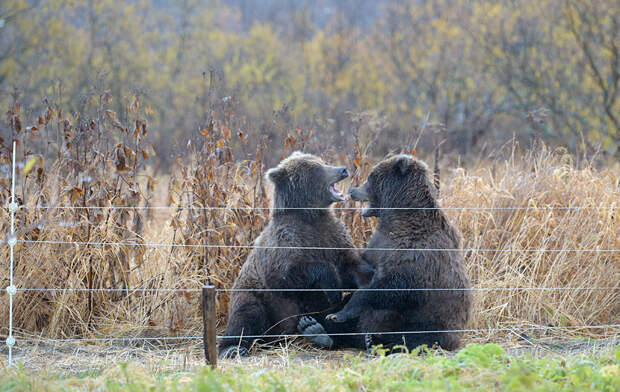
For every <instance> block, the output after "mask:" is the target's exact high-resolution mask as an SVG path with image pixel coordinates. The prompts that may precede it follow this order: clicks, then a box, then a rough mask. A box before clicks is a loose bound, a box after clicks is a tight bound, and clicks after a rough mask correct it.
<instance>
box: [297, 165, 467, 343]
mask: <svg viewBox="0 0 620 392" xmlns="http://www.w3.org/2000/svg"><path fill="white" fill-rule="evenodd" d="M349 193H350V195H351V198H352V199H353V200H358V201H368V202H369V204H368V205H367V206H366V207H365V208H364V209H363V211H362V216H365V217H369V216H375V217H378V225H377V228H376V230H375V232H374V233H373V235H372V237H371V238H370V241H369V243H368V246H367V249H366V250H365V251H364V252H363V253H362V255H361V257H362V258H363V259H364V260H365V261H367V262H369V263H371V264H372V265H373V266H374V267H375V268H376V273H375V275H374V276H373V278H372V280H371V282H370V283H369V284H368V285H367V286H366V288H369V289H400V290H399V291H389V290H388V291H363V290H360V291H356V292H354V293H353V295H352V297H351V299H350V300H349V301H348V302H347V304H346V305H345V306H344V307H343V309H342V310H340V311H338V312H337V313H333V314H330V315H328V316H327V317H326V320H325V322H324V327H325V328H324V329H323V328H322V327H321V325H320V324H318V323H317V322H316V321H314V320H313V319H312V318H310V317H304V318H302V319H301V320H300V323H299V325H298V328H299V330H300V331H301V332H303V333H306V334H320V333H322V332H325V331H326V332H327V333H328V334H330V333H332V334H335V335H332V336H331V337H332V338H333V340H332V341H331V342H328V344H325V336H321V338H322V339H323V341H320V340H318V341H316V343H318V344H323V345H327V346H332V347H338V346H353V347H358V348H364V347H365V348H369V347H370V346H371V345H378V344H382V345H383V346H384V347H385V348H387V349H392V348H394V347H395V346H406V347H407V349H408V350H411V349H413V348H415V347H417V346H419V345H423V344H425V345H427V346H429V347H431V346H433V345H435V344H438V345H439V346H441V347H442V348H444V349H447V350H454V349H456V348H457V347H458V346H459V344H460V340H461V337H462V333H461V332H457V331H456V330H462V329H464V328H465V327H466V326H467V323H468V321H469V318H470V312H471V306H472V293H471V290H470V289H471V284H470V281H469V279H468V277H467V275H466V273H465V269H464V267H463V258H462V255H461V252H460V250H459V247H460V234H459V232H458V231H457V229H456V228H455V227H454V226H453V225H452V224H451V223H450V222H449V220H448V218H447V217H446V215H445V214H444V212H443V211H442V210H441V209H440V208H439V204H438V202H437V196H438V195H437V189H436V188H435V186H434V185H433V182H432V181H431V176H430V174H429V170H428V167H427V165H426V164H425V163H424V162H422V161H420V160H418V159H416V158H415V157H413V156H409V155H397V156H394V157H391V158H388V159H386V160H384V161H382V162H380V163H379V164H377V165H376V166H375V167H374V168H373V169H372V171H371V173H370V175H369V177H368V180H367V181H366V183H364V184H363V185H362V186H361V187H359V188H351V189H350V191H349ZM373 249H376V250H373ZM410 289H422V290H419V291H416V290H410ZM429 289H430V290H429ZM438 289H439V290H438ZM444 289H456V290H444ZM400 331H405V332H409V331H410V332H411V333H398V332H400ZM423 331H427V332H423ZM442 331H445V332H442ZM342 332H359V333H360V335H362V334H364V333H366V336H365V339H364V337H362V336H357V337H355V338H354V337H352V336H338V335H337V333H342ZM372 332H388V334H374V335H372V334H371V333H372ZM394 332H396V333H394ZM313 339H314V337H310V338H309V340H311V341H312V340H313ZM329 343H331V345H330V344H329Z"/></svg>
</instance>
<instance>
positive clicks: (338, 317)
mask: <svg viewBox="0 0 620 392" xmlns="http://www.w3.org/2000/svg"><path fill="white" fill-rule="evenodd" d="M325 319H326V320H330V321H333V322H335V323H344V322H345V321H347V319H348V317H347V316H346V313H344V312H338V313H332V314H328V315H327V317H325Z"/></svg>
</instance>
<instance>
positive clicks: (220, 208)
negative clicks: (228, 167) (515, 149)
mask: <svg viewBox="0 0 620 392" xmlns="http://www.w3.org/2000/svg"><path fill="white" fill-rule="evenodd" d="M616 208H620V206H615V205H612V206H541V207H537V206H514V207H513V206H508V207H373V208H372V209H373V210H390V211H419V210H449V211H518V210H534V211H537V210H550V211H554V210H557V211H566V210H606V209H616ZM20 209H35V210H177V211H205V210H206V211H279V210H287V211H289V210H336V211H357V210H363V209H364V207H234V206H204V207H199V206H28V205H23V206H20Z"/></svg>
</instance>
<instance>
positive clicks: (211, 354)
mask: <svg viewBox="0 0 620 392" xmlns="http://www.w3.org/2000/svg"><path fill="white" fill-rule="evenodd" d="M215 326H216V314H215V286H203V287H202V331H203V332H202V341H203V345H204V350H205V359H206V361H207V364H208V365H211V368H212V369H215V368H216V366H217V344H216V330H215Z"/></svg>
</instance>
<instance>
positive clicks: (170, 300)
mask: <svg viewBox="0 0 620 392" xmlns="http://www.w3.org/2000/svg"><path fill="white" fill-rule="evenodd" d="M92 104H93V105H94V107H95V109H94V112H95V113H96V115H95V116H93V118H86V117H80V116H78V115H71V116H69V115H67V114H66V113H64V112H62V111H61V110H53V109H52V108H51V107H50V108H46V110H44V112H43V113H42V114H41V115H40V116H35V117H34V119H30V120H25V119H24V118H22V114H21V113H20V111H19V107H18V106H17V105H15V106H14V107H13V108H12V109H11V110H10V111H9V112H8V118H7V122H8V124H10V126H11V128H10V129H11V136H12V138H13V139H15V140H17V141H18V142H19V143H18V155H17V160H18V162H19V165H18V175H17V188H16V189H17V197H18V200H19V204H20V205H22V206H23V207H22V208H21V209H20V210H19V212H18V213H17V215H16V227H17V230H18V233H19V239H20V240H28V241H61V242H68V243H65V244H46V243H37V242H34V243H24V242H20V243H19V244H18V246H17V247H16V252H15V254H16V258H15V281H16V285H17V287H18V288H20V289H24V288H94V289H100V288H119V289H129V291H128V292H125V291H117V292H105V291H97V292H87V291H86V292H85V291H20V292H18V294H17V295H16V297H15V316H14V320H15V324H14V325H15V326H16V328H17V329H18V330H19V336H23V335H40V336H43V337H94V336H174V335H186V334H190V335H196V334H199V330H200V313H199V294H198V293H197V292H193V291H179V292H174V291H164V292H144V291H132V290H134V289H138V288H152V289H158V288H177V289H186V288H193V289H197V288H200V287H201V285H203V284H205V283H207V282H212V283H214V284H215V285H216V286H217V287H219V288H228V287H230V286H231V285H232V282H233V280H234V278H235V276H236V275H237V272H238V270H239V267H240V266H241V264H242V263H243V261H244V259H245V257H246V256H247V254H248V252H249V250H248V249H245V248H241V249H239V248H234V246H248V245H251V244H252V241H253V239H254V238H255V237H256V235H257V234H258V233H259V232H260V231H261V230H262V228H263V227H264V225H265V223H266V221H267V219H268V213H269V211H268V210H267V209H265V208H266V207H268V206H269V197H268V193H269V190H268V189H267V187H266V184H263V180H262V178H263V173H264V170H265V165H264V164H263V158H264V156H265V155H266V154H270V153H271V152H270V149H271V148H272V147H273V146H269V147H267V146H265V144H264V143H260V144H258V145H257V146H256V147H252V146H250V145H248V144H247V143H244V139H245V135H244V134H242V133H241V132H239V133H238V134H234V133H233V132H232V131H231V130H230V128H229V127H228V126H227V125H226V119H227V118H228V117H227V116H225V115H220V113H212V120H211V122H209V125H208V126H206V127H205V128H204V129H202V130H201V137H202V140H201V141H200V144H199V145H197V143H196V142H193V144H191V145H188V150H189V151H188V153H187V154H186V155H185V156H179V157H178V158H177V161H176V165H175V166H174V167H172V168H170V173H171V174H170V177H169V178H168V177H165V176H159V177H157V178H153V177H152V176H151V175H150V173H151V171H150V170H151V169H150V167H149V166H148V165H147V163H148V160H149V155H150V154H151V151H150V148H149V145H148V143H147V142H146V138H147V137H148V125H147V124H148V122H147V121H146V120H145V118H146V117H147V115H148V113H146V112H145V109H144V108H142V107H141V106H140V103H139V102H138V100H134V101H133V102H132V103H131V104H130V105H128V107H127V108H126V109H125V110H126V113H127V115H126V117H127V118H128V120H127V121H124V122H121V121H119V120H118V118H117V116H116V114H115V113H114V112H112V111H111V110H109V109H108V106H107V105H108V104H109V99H108V96H107V95H106V93H102V94H100V95H98V96H95V98H94V99H93V103H92ZM31 124H33V125H31ZM358 139H359V138H358ZM198 140H199V139H198ZM233 140H235V142H236V143H237V142H240V143H242V145H243V148H244V149H245V151H246V154H248V155H249V154H252V155H254V158H253V159H252V160H240V161H239V160H235V159H233V158H234V157H233V155H232V150H231V148H230V147H229V146H230V144H231V142H232V141H233ZM370 140H372V138H370ZM311 143H313V139H312V136H310V135H308V134H306V133H303V132H301V131H295V132H293V133H291V134H289V138H287V142H286V146H285V149H286V150H293V149H298V148H304V146H308V145H310V144H311ZM10 146H11V140H0V154H1V155H0V170H1V171H0V175H1V177H0V200H1V201H2V204H3V205H4V206H6V205H7V204H8V198H9V194H10V192H9V191H10V188H9V183H10V174H8V173H9V171H8V168H9V167H10V166H9V162H10V161H9V160H10ZM368 147H369V146H365V145H360V144H357V145H356V146H355V147H354V150H353V151H352V152H350V153H344V152H337V151H332V150H329V151H325V153H324V156H325V157H326V160H327V161H328V162H334V163H339V164H346V165H347V166H348V167H349V168H350V170H351V172H352V174H353V175H352V178H351V183H352V184H353V185H357V184H359V183H360V181H361V180H362V179H364V178H365V176H366V174H367V173H368V171H369V169H370V167H371V165H372V164H373V163H375V162H376V161H377V160H378V159H380V157H376V156H373V155H372V154H370V153H368V151H371V149H370V150H369V148H368ZM407 152H411V151H407ZM497 156H498V157H503V158H504V159H499V158H497V159H495V160H480V161H477V162H474V163H469V164H467V165H464V166H463V167H460V166H459V167H457V168H456V169H454V170H446V169H444V170H443V172H442V187H441V192H442V195H441V198H442V206H443V207H444V208H446V209H447V211H446V212H447V214H448V215H449V217H450V218H451V219H452V220H453V222H454V223H455V224H456V225H457V226H458V227H459V229H460V230H461V232H462V233H463V238H464V243H463V247H464V248H466V249H467V250H466V252H465V255H466V257H465V262H466V267H467V270H468V273H469V275H470V277H471V279H472V282H473V283H474V286H475V287H478V288H497V289H500V288H505V287H562V288H570V287H603V286H606V287H609V286H617V285H618V282H619V281H620V253H619V252H617V251H616V252H602V251H601V252H583V250H609V249H620V236H619V235H618V233H619V232H620V224H619V223H618V200H620V166H618V164H617V163H612V164H610V165H608V166H607V167H604V168H602V169H598V168H596V167H595V166H594V165H592V164H590V162H589V161H588V160H584V159H582V160H580V162H579V164H577V163H576V162H575V158H574V157H572V156H570V155H568V154H566V153H565V152H564V151H562V150H556V151H547V150H546V148H545V147H544V146H540V147H538V148H535V149H533V150H532V151H528V152H521V151H520V148H519V145H518V143H514V144H511V145H510V146H509V147H508V151H499V152H498V154H497ZM347 186H348V184H347ZM36 206H75V207H106V208H102V209H97V208H94V209H64V208H56V209H51V210H44V209H37V208H34V207H36ZM135 206H165V207H166V208H163V209H153V210H149V209H133V208H132V207H135ZM216 206H217V207H221V208H218V209H207V208H206V207H216ZM343 206H355V207H359V206H357V205H354V204H352V203H351V202H347V203H345V204H343V205H340V207H343ZM562 206H580V207H584V209H570V210H563V209H549V207H562ZM108 207H119V208H118V209H116V208H108ZM128 207H129V208H128ZM168 207H169V208H168ZM461 207H476V208H480V207H484V208H486V207H519V208H525V207H527V209H517V210H485V209H467V208H463V209H453V208H461ZM611 207H615V208H611ZM256 208H258V209H256ZM337 213H338V215H339V216H340V217H341V219H342V220H343V221H344V222H345V224H346V226H347V227H349V228H350V229H351V232H352V236H353V239H354V242H355V244H356V246H360V247H363V246H364V245H365V243H366V241H367V238H368V236H369V234H370V233H371V231H372V224H373V220H371V219H364V218H361V217H360V216H359V211H355V210H353V211H349V210H338V211H337ZM9 221H10V219H9V215H8V212H7V210H6V209H2V210H0V232H2V233H8V231H9V226H8V225H9ZM2 238H3V239H4V235H3V236H2ZM71 242H87V243H95V244H91V245H83V244H72V243H71ZM101 243H112V244H101ZM126 244H130V245H126ZM149 244H158V245H156V246H151V245H149ZM205 244H208V245H218V246H222V247H201V246H202V245H205ZM231 246H232V247H233V248H231ZM488 249H503V250H508V249H510V250H512V251H510V252H507V251H505V252H494V251H486V250H488ZM559 249H564V251H549V250H559ZM8 253H9V248H8V246H7V245H6V244H5V243H3V245H2V248H1V253H0V286H1V287H6V286H8V260H9V257H8ZM7 299H8V296H7V295H6V293H5V292H4V291H2V294H0V308H3V309H6V306H7ZM618 303H620V290H618V289H617V288H616V289H607V290H600V289H598V290H597V289H591V290H578V289H566V290H549V291H547V290H518V291H506V290H492V291H486V290H484V291H476V292H475V305H474V311H473V321H472V323H471V327H472V328H483V329H484V328H496V327H500V328H504V327H522V326H531V325H555V326H578V325H588V324H591V325H597V324H619V323H620V313H619V312H618ZM218 309H219V310H220V320H221V321H224V320H225V319H226V314H225V311H226V309H227V295H225V294H223V293H221V294H220V296H219V302H218ZM7 315H8V314H7V312H3V313H2V316H0V317H1V318H0V323H1V324H0V326H1V328H2V329H0V333H2V334H6V331H7V329H6V328H7V325H8V320H7ZM222 325H223V324H222ZM614 331H615V332H616V333H617V329H591V330H580V331H578V333H579V334H587V335H592V336H602V335H604V334H606V333H610V332H614ZM572 332H574V331H561V333H562V334H569V333H572ZM528 334H529V332H528ZM476 335H477V336H478V337H481V338H482V339H487V340H494V341H496V340H498V339H499V336H500V335H506V333H504V332H502V333H488V334H485V333H480V334H476Z"/></svg>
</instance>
